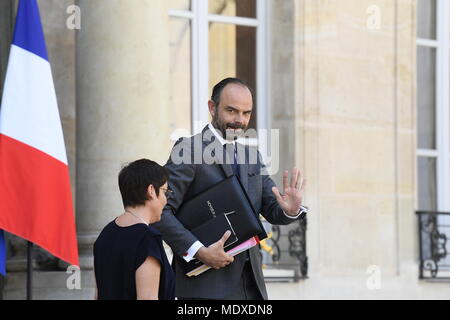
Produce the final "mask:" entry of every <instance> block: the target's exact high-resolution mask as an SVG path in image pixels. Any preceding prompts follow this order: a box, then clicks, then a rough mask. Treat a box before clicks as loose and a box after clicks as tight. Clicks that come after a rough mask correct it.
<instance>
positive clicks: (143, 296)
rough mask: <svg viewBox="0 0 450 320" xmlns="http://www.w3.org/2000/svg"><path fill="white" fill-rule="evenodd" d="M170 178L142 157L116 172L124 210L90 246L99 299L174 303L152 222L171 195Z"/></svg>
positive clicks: (172, 283) (168, 270)
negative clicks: (92, 251) (168, 185)
mask: <svg viewBox="0 0 450 320" xmlns="http://www.w3.org/2000/svg"><path fill="white" fill-rule="evenodd" d="M167 180H168V174H167V172H166V170H165V169H164V168H163V167H161V166H160V165H158V164H157V163H156V162H154V161H151V160H147V159H142V160H138V161H135V162H132V163H130V164H128V165H127V166H125V167H124V168H123V169H122V170H121V171H120V173H119V188H120V193H121V195H122V201H123V205H124V208H125V210H124V212H123V214H122V215H120V216H119V217H117V218H116V219H114V220H113V221H111V222H110V223H109V224H108V225H106V227H105V228H104V229H103V230H102V232H101V233H100V235H99V236H98V238H97V240H96V242H95V244H94V271H95V279H96V284H97V293H96V298H97V299H99V300H136V299H138V300H159V299H161V300H173V299H174V298H175V280H174V274H173V270H172V268H171V267H170V264H169V261H168V259H167V256H166V253H165V251H164V247H163V243H162V237H161V233H160V232H159V231H158V230H157V229H156V228H154V227H152V226H151V224H153V223H155V222H157V221H159V220H160V219H161V213H162V210H163V208H164V206H165V205H166V203H167V196H168V194H169V193H170V192H171V191H170V190H169V189H168V187H167Z"/></svg>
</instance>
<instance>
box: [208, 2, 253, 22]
mask: <svg viewBox="0 0 450 320" xmlns="http://www.w3.org/2000/svg"><path fill="white" fill-rule="evenodd" d="M209 13H211V14H222V15H226V16H233V17H246V18H256V0H209Z"/></svg>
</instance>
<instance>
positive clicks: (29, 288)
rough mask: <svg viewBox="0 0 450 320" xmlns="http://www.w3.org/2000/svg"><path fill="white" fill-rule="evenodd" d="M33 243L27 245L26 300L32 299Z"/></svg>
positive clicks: (29, 242)
mask: <svg viewBox="0 0 450 320" xmlns="http://www.w3.org/2000/svg"><path fill="white" fill-rule="evenodd" d="M32 253H33V243H32V242H31V241H28V247H27V300H33V254H32Z"/></svg>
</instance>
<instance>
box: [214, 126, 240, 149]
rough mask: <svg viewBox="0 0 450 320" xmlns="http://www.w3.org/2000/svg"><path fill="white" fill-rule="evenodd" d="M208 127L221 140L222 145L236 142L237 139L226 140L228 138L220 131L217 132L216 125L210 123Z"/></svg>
mask: <svg viewBox="0 0 450 320" xmlns="http://www.w3.org/2000/svg"><path fill="white" fill-rule="evenodd" d="M208 128H209V130H211V131H212V133H213V134H214V136H215V137H216V138H217V140H219V142H220V143H221V144H222V146H223V145H225V144H227V143H233V144H234V143H235V142H236V141H232V142H228V141H226V140H225V139H224V138H223V137H222V135H221V134H220V133H219V132H217V130H216V128H214V126H213V125H212V124H211V123H209V124H208Z"/></svg>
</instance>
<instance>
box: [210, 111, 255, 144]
mask: <svg viewBox="0 0 450 320" xmlns="http://www.w3.org/2000/svg"><path fill="white" fill-rule="evenodd" d="M212 125H213V126H214V128H216V129H217V130H219V132H220V133H221V134H222V137H223V138H224V139H226V140H228V141H233V140H236V139H238V138H239V137H241V136H243V135H244V133H245V130H246V129H247V126H245V125H243V124H236V123H231V122H229V123H225V122H223V121H222V120H221V119H220V118H219V115H218V113H216V115H215V116H214V118H213V121H212ZM227 129H242V131H239V132H234V131H232V130H228V132H227Z"/></svg>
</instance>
